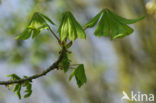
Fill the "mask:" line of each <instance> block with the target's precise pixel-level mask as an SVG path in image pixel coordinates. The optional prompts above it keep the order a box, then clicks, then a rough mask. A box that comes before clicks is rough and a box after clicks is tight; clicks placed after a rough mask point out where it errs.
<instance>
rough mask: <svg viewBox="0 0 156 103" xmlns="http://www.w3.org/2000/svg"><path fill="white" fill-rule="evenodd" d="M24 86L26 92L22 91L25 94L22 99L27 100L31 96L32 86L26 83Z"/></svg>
mask: <svg viewBox="0 0 156 103" xmlns="http://www.w3.org/2000/svg"><path fill="white" fill-rule="evenodd" d="M25 86H26V90H25V91H24V92H25V95H24V98H28V97H29V96H31V94H32V84H31V83H29V82H27V83H26V84H25Z"/></svg>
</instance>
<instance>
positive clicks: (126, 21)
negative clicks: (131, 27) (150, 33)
mask: <svg viewBox="0 0 156 103" xmlns="http://www.w3.org/2000/svg"><path fill="white" fill-rule="evenodd" d="M109 12H110V14H111V15H112V17H114V19H116V20H118V21H119V22H121V23H123V24H133V23H136V22H137V21H140V20H142V19H144V18H145V16H142V17H139V18H136V19H126V18H123V17H121V16H118V15H117V14H115V13H114V12H112V11H109Z"/></svg>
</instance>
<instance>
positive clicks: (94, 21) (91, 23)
mask: <svg viewBox="0 0 156 103" xmlns="http://www.w3.org/2000/svg"><path fill="white" fill-rule="evenodd" d="M102 13H103V12H102V11H101V12H99V13H98V14H97V15H96V16H95V17H93V18H92V19H91V20H90V21H89V22H88V23H87V24H85V25H84V28H91V27H93V26H95V25H96V23H97V22H98V20H99V18H100V16H101V14H102Z"/></svg>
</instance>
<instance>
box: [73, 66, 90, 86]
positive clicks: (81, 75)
mask: <svg viewBox="0 0 156 103" xmlns="http://www.w3.org/2000/svg"><path fill="white" fill-rule="evenodd" d="M75 77H76V81H77V84H78V86H79V88H80V87H81V86H82V85H83V84H84V83H86V82H87V78H86V74H85V70H84V66H83V64H80V65H79V66H78V67H77V68H76V70H75Z"/></svg>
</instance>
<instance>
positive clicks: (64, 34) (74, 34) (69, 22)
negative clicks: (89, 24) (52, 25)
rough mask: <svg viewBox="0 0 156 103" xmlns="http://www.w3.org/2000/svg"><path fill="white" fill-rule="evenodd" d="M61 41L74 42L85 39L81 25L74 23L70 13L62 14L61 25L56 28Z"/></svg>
mask: <svg viewBox="0 0 156 103" xmlns="http://www.w3.org/2000/svg"><path fill="white" fill-rule="evenodd" d="M58 32H59V34H60V39H61V41H64V40H66V38H68V39H69V40H72V41H74V40H75V39H76V38H82V39H85V38H86V34H85V32H84V30H83V28H82V27H81V25H80V24H79V23H78V22H77V21H76V19H75V18H74V16H73V15H72V13H71V12H65V13H64V14H63V17H62V20H61V24H60V26H59V28H58Z"/></svg>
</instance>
